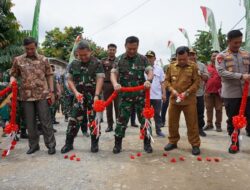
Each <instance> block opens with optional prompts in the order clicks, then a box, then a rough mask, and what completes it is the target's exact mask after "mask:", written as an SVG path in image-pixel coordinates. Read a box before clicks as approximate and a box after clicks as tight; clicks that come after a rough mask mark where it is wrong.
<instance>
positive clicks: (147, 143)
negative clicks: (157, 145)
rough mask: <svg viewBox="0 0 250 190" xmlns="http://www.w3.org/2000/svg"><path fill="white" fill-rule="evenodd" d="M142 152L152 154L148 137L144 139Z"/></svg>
mask: <svg viewBox="0 0 250 190" xmlns="http://www.w3.org/2000/svg"><path fill="white" fill-rule="evenodd" d="M144 150H145V152H146V153H152V152H153V148H152V146H151V140H150V139H149V138H148V137H145V138H144Z"/></svg>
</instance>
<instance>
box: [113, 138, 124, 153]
mask: <svg viewBox="0 0 250 190" xmlns="http://www.w3.org/2000/svg"><path fill="white" fill-rule="evenodd" d="M121 150H122V138H121V137H117V136H115V146H114V148H113V153H114V154H119V153H120V152H121Z"/></svg>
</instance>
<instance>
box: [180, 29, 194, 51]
mask: <svg viewBox="0 0 250 190" xmlns="http://www.w3.org/2000/svg"><path fill="white" fill-rule="evenodd" d="M179 30H180V31H181V33H182V34H183V35H184V37H185V38H186V39H187V43H188V47H189V48H191V47H192V46H191V43H190V40H189V37H188V33H187V31H186V30H185V29H184V28H179Z"/></svg>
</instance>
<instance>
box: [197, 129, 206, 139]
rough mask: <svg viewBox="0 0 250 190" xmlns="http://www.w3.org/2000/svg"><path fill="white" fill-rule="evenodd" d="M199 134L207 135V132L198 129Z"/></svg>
mask: <svg viewBox="0 0 250 190" xmlns="http://www.w3.org/2000/svg"><path fill="white" fill-rule="evenodd" d="M199 135H200V136H201V137H206V136H207V134H206V133H205V132H204V131H203V130H201V129H200V130H199Z"/></svg>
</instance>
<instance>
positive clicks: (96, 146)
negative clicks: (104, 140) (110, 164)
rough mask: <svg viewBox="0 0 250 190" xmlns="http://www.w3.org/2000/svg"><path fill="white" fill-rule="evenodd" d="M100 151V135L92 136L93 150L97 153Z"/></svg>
mask: <svg viewBox="0 0 250 190" xmlns="http://www.w3.org/2000/svg"><path fill="white" fill-rule="evenodd" d="M98 151H99V137H98V138H96V136H91V152H93V153H96V152H98Z"/></svg>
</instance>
